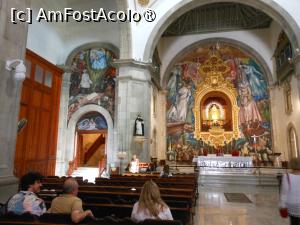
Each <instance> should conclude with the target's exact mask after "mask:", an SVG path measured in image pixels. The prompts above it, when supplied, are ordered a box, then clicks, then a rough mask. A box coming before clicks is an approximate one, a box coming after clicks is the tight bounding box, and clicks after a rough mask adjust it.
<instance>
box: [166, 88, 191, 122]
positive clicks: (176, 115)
mask: <svg viewBox="0 0 300 225" xmlns="http://www.w3.org/2000/svg"><path fill="white" fill-rule="evenodd" d="M190 89H191V87H190V86H189V85H187V84H183V85H182V86H181V88H180V89H179V90H178V94H177V98H176V104H174V105H173V106H172V107H171V109H170V111H169V113H168V119H169V120H170V121H176V122H185V119H186V116H187V111H188V102H189V99H190V97H191V95H192V93H191V90H190Z"/></svg>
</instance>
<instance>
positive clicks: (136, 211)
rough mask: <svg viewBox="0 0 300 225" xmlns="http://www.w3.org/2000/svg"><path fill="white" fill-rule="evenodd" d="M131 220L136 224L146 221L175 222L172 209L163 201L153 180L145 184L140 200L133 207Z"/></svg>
mask: <svg viewBox="0 0 300 225" xmlns="http://www.w3.org/2000/svg"><path fill="white" fill-rule="evenodd" d="M131 219H132V220H134V221H136V222H140V221H143V220H145V219H160V220H173V217H172V214H171V211H170V208H169V207H168V206H167V204H166V203H165V202H164V201H163V200H162V199H161V197H160V191H159V188H158V186H157V184H156V183H154V182H153V181H152V180H149V181H146V183H145V184H144V186H143V189H142V191H141V195H140V199H139V201H138V202H136V203H135V204H134V206H133V209H132V213H131Z"/></svg>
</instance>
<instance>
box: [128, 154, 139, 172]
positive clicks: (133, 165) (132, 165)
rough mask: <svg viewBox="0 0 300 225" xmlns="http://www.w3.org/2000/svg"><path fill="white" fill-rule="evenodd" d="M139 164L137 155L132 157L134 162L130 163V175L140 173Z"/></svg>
mask: <svg viewBox="0 0 300 225" xmlns="http://www.w3.org/2000/svg"><path fill="white" fill-rule="evenodd" d="M139 163H140V160H139V159H138V158H137V157H136V155H133V156H132V160H131V162H130V167H129V172H130V173H138V172H139V169H140V168H139Z"/></svg>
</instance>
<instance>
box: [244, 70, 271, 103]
mask: <svg viewBox="0 0 300 225" xmlns="http://www.w3.org/2000/svg"><path fill="white" fill-rule="evenodd" d="M241 68H242V70H243V72H244V73H245V75H246V77H247V80H248V82H249V85H250V87H251V90H252V95H253V97H254V98H255V99H257V100H259V99H262V98H265V96H266V95H267V92H266V91H267V84H266V81H265V80H264V79H263V74H262V73H261V72H260V71H258V70H257V69H256V68H255V67H254V66H252V65H241Z"/></svg>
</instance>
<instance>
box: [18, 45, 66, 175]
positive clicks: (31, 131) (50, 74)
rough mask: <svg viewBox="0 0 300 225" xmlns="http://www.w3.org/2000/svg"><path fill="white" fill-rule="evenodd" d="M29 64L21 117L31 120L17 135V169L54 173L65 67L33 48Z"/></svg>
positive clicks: (19, 173)
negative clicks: (34, 51) (49, 59)
mask: <svg viewBox="0 0 300 225" xmlns="http://www.w3.org/2000/svg"><path fill="white" fill-rule="evenodd" d="M26 68H27V72H26V79H25V80H24V82H23V88H22V96H21V102H20V114H19V118H20V119H21V118H26V119H27V120H28V123H27V126H26V127H25V128H24V129H23V130H22V131H21V132H20V133H19V134H18V136H17V145H16V154H15V165H14V172H15V175H16V176H22V175H23V174H25V173H26V172H28V171H38V172H40V173H42V174H43V175H54V173H55V163H56V143H57V132H58V118H59V106H60V91H61V79H62V73H63V71H62V70H61V69H59V68H58V67H56V66H55V65H53V64H51V63H49V62H48V61H46V60H45V59H43V58H41V57H40V56H38V55H36V54H35V53H33V52H32V51H30V50H27V51H26Z"/></svg>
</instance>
